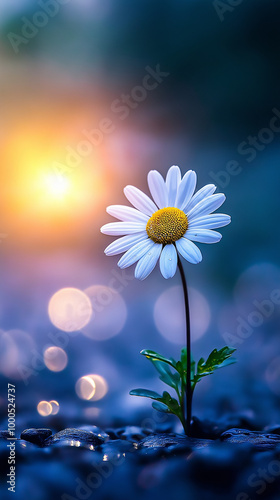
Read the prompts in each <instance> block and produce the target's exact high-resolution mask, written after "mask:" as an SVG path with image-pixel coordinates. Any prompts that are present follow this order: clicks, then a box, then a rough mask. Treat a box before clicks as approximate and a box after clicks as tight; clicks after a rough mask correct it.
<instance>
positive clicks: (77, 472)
mask: <svg viewBox="0 0 280 500" xmlns="http://www.w3.org/2000/svg"><path fill="white" fill-rule="evenodd" d="M238 424H239V425H238ZM233 425H236V426H237V427H233ZM192 432H193V437H191V438H188V437H186V436H185V435H183V434H177V433H175V432H173V429H172V426H168V424H165V426H162V427H161V428H158V431H157V432H154V430H149V429H148V428H142V427H137V426H125V427H122V428H111V429H105V430H102V429H100V428H98V427H96V426H84V427H83V428H79V429H76V428H75V429H74V428H70V429H64V430H62V431H59V432H56V433H53V432H52V430H50V429H25V430H24V431H23V432H22V433H21V435H20V436H18V438H17V439H16V493H15V494H14V496H13V498H18V499H20V500H25V499H29V500H37V499H40V500H49V499H53V500H56V499H61V500H74V499H78V500H85V499H102V500H124V499H125V500H126V499H129V500H130V499H141V498H145V499H146V498H147V499H148V500H149V499H154V498H162V499H169V498H175V499H177V500H181V499H185V498H188V499H190V500H212V499H213V500H251V499H257V498H260V499H271V500H279V491H280V425H279V426H276V425H275V426H273V427H270V428H269V427H267V428H265V429H263V430H256V427H255V426H254V424H253V422H251V421H249V420H246V419H244V418H242V417H240V418H238V417H234V418H233V417H228V418H225V419H223V420H220V421H218V422H216V423H214V422H211V421H200V420H198V419H196V418H194V423H193V427H192ZM7 434H8V433H7V431H6V432H5V431H1V433H0V454H1V455H0V456H1V470H2V472H4V471H5V469H6V468H7V460H8V455H9V451H8V447H7V445H8V444H9V441H8V440H7V437H8V436H7ZM8 439H10V438H9V437H8ZM12 439H13V438H12ZM11 442H12V441H11V440H10V443H11ZM11 495H12V493H11V492H9V491H8V490H7V484H5V477H4V481H2V486H1V499H5V500H6V498H11Z"/></svg>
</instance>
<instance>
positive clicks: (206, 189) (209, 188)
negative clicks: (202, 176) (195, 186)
mask: <svg viewBox="0 0 280 500" xmlns="http://www.w3.org/2000/svg"><path fill="white" fill-rule="evenodd" d="M216 189H217V187H216V186H215V185H214V184H206V186H203V188H201V189H199V191H197V192H196V193H195V194H194V195H193V197H192V198H191V200H190V201H189V203H188V204H187V205H186V206H185V208H184V211H185V212H189V211H190V210H191V209H192V208H193V207H194V206H195V205H197V203H199V202H200V201H201V200H203V199H204V198H207V197H208V196H210V195H211V194H213V193H214V192H215V191H216Z"/></svg>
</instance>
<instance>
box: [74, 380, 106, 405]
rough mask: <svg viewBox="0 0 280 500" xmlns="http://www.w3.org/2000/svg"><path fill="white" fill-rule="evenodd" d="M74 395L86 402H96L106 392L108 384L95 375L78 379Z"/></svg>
mask: <svg viewBox="0 0 280 500" xmlns="http://www.w3.org/2000/svg"><path fill="white" fill-rule="evenodd" d="M75 390H76V394H77V395H78V396H79V398H81V399H86V400H87V401H98V400H99V399H102V398H104V396H105V395H106V394H107V392H108V384H107V382H106V380H105V378H104V377H101V375H97V374H90V375H84V376H83V377H80V378H79V379H78V380H77V382H76V385H75Z"/></svg>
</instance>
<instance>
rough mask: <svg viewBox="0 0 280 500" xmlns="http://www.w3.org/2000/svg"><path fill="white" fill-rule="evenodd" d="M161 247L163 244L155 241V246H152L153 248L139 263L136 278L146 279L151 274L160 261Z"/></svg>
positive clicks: (136, 268)
mask: <svg viewBox="0 0 280 500" xmlns="http://www.w3.org/2000/svg"><path fill="white" fill-rule="evenodd" d="M161 249H162V245H159V244H158V243H154V246H152V247H151V249H150V250H149V251H148V252H147V253H146V254H145V255H144V256H143V257H142V258H141V259H140V260H139V262H138V263H137V265H136V267H135V278H137V279H138V280H144V279H145V278H147V276H149V274H150V273H151V272H152V270H153V269H154V267H155V265H156V263H157V261H158V258H159V256H160V252H161Z"/></svg>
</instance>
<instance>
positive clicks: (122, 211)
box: [106, 205, 149, 223]
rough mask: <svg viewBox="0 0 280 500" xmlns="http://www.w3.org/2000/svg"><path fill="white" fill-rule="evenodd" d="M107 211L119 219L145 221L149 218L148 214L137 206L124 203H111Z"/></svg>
mask: <svg viewBox="0 0 280 500" xmlns="http://www.w3.org/2000/svg"><path fill="white" fill-rule="evenodd" d="M106 212H107V213H108V214H110V215H112V216H113V217H116V218H117V219H120V220H123V221H127V222H128V221H136V222H145V223H147V222H148V220H149V217H148V215H145V214H143V213H141V212H139V210H135V208H131V207H125V206H124V205H110V206H109V207H107V208H106Z"/></svg>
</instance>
